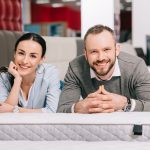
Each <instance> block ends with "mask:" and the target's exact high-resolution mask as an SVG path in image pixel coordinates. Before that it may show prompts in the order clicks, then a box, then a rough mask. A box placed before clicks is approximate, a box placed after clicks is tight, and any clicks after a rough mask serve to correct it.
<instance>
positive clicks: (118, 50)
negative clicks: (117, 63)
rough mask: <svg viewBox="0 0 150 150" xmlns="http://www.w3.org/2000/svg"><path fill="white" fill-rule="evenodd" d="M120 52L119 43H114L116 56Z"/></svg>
mask: <svg viewBox="0 0 150 150" xmlns="http://www.w3.org/2000/svg"><path fill="white" fill-rule="evenodd" d="M119 53H120V44H119V43H116V56H118V55H119Z"/></svg>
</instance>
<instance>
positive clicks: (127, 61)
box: [58, 25, 150, 113]
mask: <svg viewBox="0 0 150 150" xmlns="http://www.w3.org/2000/svg"><path fill="white" fill-rule="evenodd" d="M84 47H85V48H84V55H82V56H79V57H77V58H76V59H74V60H73V61H72V62H70V63H69V68H68V72H67V74H66V76H65V79H64V88H63V90H62V93H61V95H60V100H59V105H58V112H65V113H71V112H75V113H103V112H114V111H149V110H150V74H149V72H148V69H147V66H146V65H145V62H144V61H143V60H142V59H141V58H139V57H135V56H132V55H130V54H127V53H124V52H120V49H119V44H117V43H116V40H115V35H114V32H113V30H112V29H110V28H109V27H107V26H103V25H96V26H93V27H91V28H90V29H89V30H88V31H87V33H86V34H85V37H84ZM81 97H82V99H81Z"/></svg>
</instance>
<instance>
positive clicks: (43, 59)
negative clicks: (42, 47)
mask: <svg viewBox="0 0 150 150" xmlns="http://www.w3.org/2000/svg"><path fill="white" fill-rule="evenodd" d="M44 61H45V56H43V57H42V58H41V61H40V64H42V63H43V62H44Z"/></svg>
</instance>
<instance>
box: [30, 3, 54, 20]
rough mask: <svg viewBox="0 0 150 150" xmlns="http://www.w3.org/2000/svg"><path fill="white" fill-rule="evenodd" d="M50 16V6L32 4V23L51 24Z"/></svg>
mask: <svg viewBox="0 0 150 150" xmlns="http://www.w3.org/2000/svg"><path fill="white" fill-rule="evenodd" d="M50 14H51V7H50V6H46V5H42V4H34V3H31V22H32V23H40V22H49V21H51V18H50Z"/></svg>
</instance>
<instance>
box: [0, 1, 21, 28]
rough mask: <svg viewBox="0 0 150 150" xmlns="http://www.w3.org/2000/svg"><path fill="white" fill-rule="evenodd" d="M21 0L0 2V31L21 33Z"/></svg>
mask: <svg viewBox="0 0 150 150" xmlns="http://www.w3.org/2000/svg"><path fill="white" fill-rule="evenodd" d="M21 16H22V15H21V0H0V30H15V31H22V17H21Z"/></svg>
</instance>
